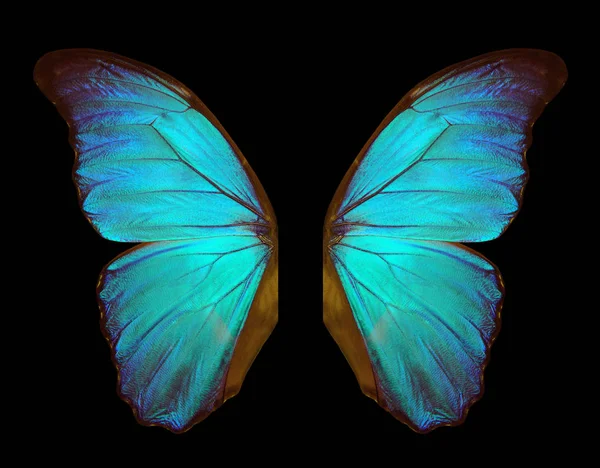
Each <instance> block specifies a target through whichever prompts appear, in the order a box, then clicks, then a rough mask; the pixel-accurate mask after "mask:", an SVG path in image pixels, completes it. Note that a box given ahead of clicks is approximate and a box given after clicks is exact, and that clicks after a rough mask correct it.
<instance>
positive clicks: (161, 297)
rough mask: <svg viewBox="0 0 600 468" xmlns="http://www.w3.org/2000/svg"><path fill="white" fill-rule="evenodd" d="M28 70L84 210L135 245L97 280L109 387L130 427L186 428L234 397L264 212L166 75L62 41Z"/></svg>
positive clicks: (270, 257)
mask: <svg viewBox="0 0 600 468" xmlns="http://www.w3.org/2000/svg"><path fill="white" fill-rule="evenodd" d="M34 78H35V81H36V83H37V84H38V86H39V87H40V89H41V90H42V92H43V93H44V94H45V95H46V96H47V97H48V98H49V99H50V100H51V101H52V102H53V103H54V104H55V105H56V107H57V109H58V110H59V112H60V114H61V115H62V116H63V117H64V118H65V120H66V121H67V123H68V124H69V129H70V135H69V136H70V142H71V144H72V146H73V148H74V150H75V153H76V161H75V166H74V171H73V176H74V181H75V183H76V186H77V188H78V194H79V198H80V204H81V208H82V210H83V212H84V214H85V216H86V217H87V218H88V220H89V221H90V222H91V224H92V225H93V226H94V228H95V229H96V230H97V231H98V232H99V234H100V235H102V236H103V237H105V238H107V239H110V240H116V241H123V242H144V243H143V244H141V245H139V246H137V247H135V248H133V249H131V250H129V251H127V252H125V253H124V254H123V255H121V256H119V257H117V258H116V259H115V260H113V262H111V263H110V264H109V265H107V266H106V267H105V269H104V270H103V272H102V274H101V277H100V282H99V285H98V297H99V303H100V308H101V311H102V327H103V331H104V334H105V336H106V338H107V340H108V342H109V344H110V346H111V349H112V352H113V358H114V361H115V364H116V366H117V369H118V371H119V392H120V394H121V396H122V397H123V399H125V400H126V401H127V402H128V403H129V404H130V405H131V406H132V407H133V410H134V413H135V415H136V417H137V418H138V420H139V421H140V422H141V423H142V424H146V425H160V426H163V427H165V428H167V429H169V430H171V431H173V432H182V431H185V430H187V429H189V428H190V427H191V426H192V425H193V424H195V423H196V422H198V421H200V420H202V419H203V418H205V417H206V416H207V415H208V414H210V413H211V412H212V411H213V410H214V409H216V408H217V407H218V406H220V405H221V404H222V403H223V401H224V400H225V399H226V398H228V397H229V396H232V395H233V394H235V391H232V390H231V389H228V375H229V371H230V370H231V366H232V360H233V358H234V354H235V350H236V344H237V343H238V340H239V339H240V336H241V335H242V332H243V331H244V332H245V333H250V334H251V332H252V330H250V331H247V330H244V325H245V323H246V322H247V319H248V317H249V314H250V313H251V311H253V310H255V309H253V302H254V300H255V296H256V295H257V291H259V286H260V284H261V281H262V280H263V279H265V278H263V277H264V275H265V271H267V267H268V265H269V264H273V263H274V262H276V241H277V239H276V234H275V232H276V231H275V217H274V214H273V212H272V208H271V206H270V204H269V201H268V199H267V197H266V195H265V194H264V190H263V189H262V187H261V185H260V182H258V180H257V179H256V176H255V175H254V173H253V172H252V169H251V168H250V167H249V166H248V164H247V162H246V160H245V159H244V157H243V156H242V155H241V153H240V152H239V150H238V149H237V147H236V146H235V144H234V143H233V142H232V140H231V138H230V137H229V136H228V135H227V133H226V132H225V131H224V130H223V128H222V127H221V126H220V124H219V123H218V121H217V120H216V119H215V118H214V116H213V115H212V114H211V113H210V112H209V111H208V109H206V107H205V106H204V105H203V104H202V102H201V101H200V100H199V99H198V98H197V97H196V96H195V95H194V94H192V93H191V91H189V90H188V89H187V88H186V87H185V86H183V85H182V84H181V83H179V82H177V81H176V80H174V79H173V78H172V77H170V76H168V75H166V74H164V73H162V72H160V71H158V70H156V69H154V68H152V67H149V66H147V65H144V64H141V63H139V62H135V61H133V60H130V59H127V58H125V57H121V56H118V55H115V54H110V53H107V52H101V51H95V50H86V49H73V50H62V51H57V52H52V53H49V54H47V55H45V56H44V57H42V58H41V59H40V60H39V62H38V64H37V65H36V68H35V71H34ZM274 268H275V269H276V265H275V267H274ZM271 270H272V268H271V269H270V270H269V271H271ZM272 301H276V296H275V297H274V298H272ZM264 302H265V301H263V303H264ZM273 311H274V312H273ZM259 312H260V311H259ZM269 312H270V313H271V316H270V317H268V320H267V319H265V320H263V321H262V322H261V323H262V326H263V327H265V329H266V330H267V333H266V336H268V334H269V333H270V331H271V329H272V328H273V326H274V324H275V322H276V308H275V309H273V307H269ZM273 313H274V314H275V315H274V316H273V315H272V314H273ZM264 332H265V330H262V332H261V333H264ZM261 336H262V335H261ZM266 336H264V339H266ZM264 339H262V341H261V340H259V341H260V343H259V344H257V345H256V344H255V346H256V349H253V350H251V351H248V349H247V348H245V351H244V352H245V354H247V353H249V352H250V353H251V352H254V355H255V354H256V353H257V352H258V349H259V348H260V346H261V345H262V343H263V342H264ZM250 341H251V340H250ZM247 342H248V340H245V343H246V344H247ZM245 346H246V345H245ZM254 355H252V356H250V357H248V356H246V357H243V358H240V362H242V361H243V362H244V363H246V365H247V366H249V365H250V363H251V360H252V359H253V357H254ZM240 365H242V366H243V365H244V364H240ZM236 372H239V369H238V370H236ZM244 374H245V372H244ZM242 378H243V377H242Z"/></svg>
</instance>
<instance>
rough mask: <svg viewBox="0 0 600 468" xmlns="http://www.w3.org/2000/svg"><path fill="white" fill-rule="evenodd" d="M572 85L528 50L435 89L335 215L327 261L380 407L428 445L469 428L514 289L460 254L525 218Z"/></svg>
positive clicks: (393, 129) (377, 144)
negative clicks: (545, 130) (531, 161)
mask: <svg viewBox="0 0 600 468" xmlns="http://www.w3.org/2000/svg"><path fill="white" fill-rule="evenodd" d="M566 77H567V72H566V67H565V65H564V63H563V62H562V60H561V59H560V58H559V57H557V56H556V55H554V54H551V53H549V52H544V51H538V50H521V49H516V50H508V51H501V52H494V53H491V54H486V55H483V56H481V57H477V58H474V59H472V60H469V61H466V62H463V63H460V64H457V65H455V66H452V67H449V68H447V69H445V70H443V71H441V72H440V73H437V74H436V75H433V76H432V77H430V78H429V79H427V80H425V81H424V82H422V83H421V84H419V85H418V86H416V87H415V88H414V89H413V90H412V91H410V92H409V93H408V94H407V95H406V96H405V97H404V98H403V99H402V100H401V101H400V103H399V104H398V105H397V106H396V107H395V108H394V110H393V111H392V112H391V113H390V115H388V117H387V118H386V119H385V120H384V122H383V123H382V125H381V126H380V128H379V129H378V130H377V131H376V132H375V134H374V136H373V137H372V138H371V140H370V141H369V142H368V143H367V145H366V146H365V148H364V149H363V151H362V152H361V154H360V155H359V157H358V158H357V160H356V161H355V163H354V164H353V166H352V167H351V168H350V170H349V172H348V174H347V175H346V178H345V179H344V181H343V182H342V185H341V186H340V188H339V189H338V192H337V194H336V197H335V198H334V200H333V202H332V204H331V206H330V210H329V213H328V216H327V220H326V236H327V240H326V247H327V248H326V251H327V252H328V254H329V255H330V260H331V261H332V262H333V265H334V267H335V271H336V272H337V274H338V276H339V280H340V281H341V285H342V287H343V289H344V291H345V293H346V296H347V299H348V302H349V305H350V308H351V311H352V314H353V317H354V320H355V323H356V325H357V327H358V330H359V331H360V334H361V336H362V339H363V340H364V346H365V348H366V351H367V353H368V356H369V359H370V362H371V364H372V372H373V378H374V382H375V385H376V399H377V400H378V402H379V403H380V404H381V405H382V406H383V407H384V408H386V409H387V410H388V411H390V412H391V413H392V414H393V415H394V416H396V417H397V418H398V419H400V420H402V421H404V422H406V423H407V424H408V425H409V426H410V427H411V428H413V429H414V430H416V431H418V432H427V431H430V430H432V429H434V428H436V427H439V426H441V425H453V424H458V423H460V422H462V421H463V419H464V417H465V416H466V412H467V410H468V408H469V407H470V405H471V404H472V403H473V402H474V401H475V400H476V399H477V398H478V397H479V396H480V394H481V391H482V387H483V384H482V382H483V368H484V366H485V363H486V361H487V356H488V353H489V348H490V346H491V344H492V341H493V338H494V337H495V334H496V331H497V328H498V325H499V314H500V308H501V304H502V296H503V286H502V280H501V278H500V273H499V272H498V270H497V269H496V268H495V267H494V266H493V265H492V264H491V263H490V262H489V261H488V260H486V259H485V258H483V257H482V256H481V255H478V254H476V253H475V252H473V251H470V250H469V249H467V248H466V247H464V246H462V245H460V244H455V243H454V242H481V241H487V240H491V239H494V238H496V237H498V236H499V235H500V234H501V233H502V232H503V231H504V230H505V229H506V228H507V226H508V225H509V223H510V222H511V221H512V219H513V218H514V217H515V216H516V214H517V212H518V210H519V208H520V204H521V200H522V194H523V188H524V185H525V183H526V181H527V177H528V170H527V164H526V161H525V152H526V150H527V148H528V147H529V146H530V144H531V127H532V125H533V123H534V121H535V120H536V119H537V117H538V116H539V115H540V113H541V112H542V110H543V108H544V107H545V105H546V104H547V103H548V102H549V101H550V100H551V99H552V98H553V97H554V96H555V95H556V94H557V93H558V91H559V90H560V89H561V87H562V86H563V84H564V82H565V80H566ZM325 313H326V315H327V310H326V311H325ZM330 331H331V332H332V334H333V335H334V337H335V336H336V334H339V333H343V331H341V330H332V329H331V327H330ZM336 339H337V338H336ZM338 342H341V341H340V340H339V339H338Z"/></svg>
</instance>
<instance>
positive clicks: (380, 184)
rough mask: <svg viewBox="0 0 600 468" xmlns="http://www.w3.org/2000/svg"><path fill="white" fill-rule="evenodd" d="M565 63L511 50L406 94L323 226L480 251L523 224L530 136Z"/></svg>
mask: <svg viewBox="0 0 600 468" xmlns="http://www.w3.org/2000/svg"><path fill="white" fill-rule="evenodd" d="M566 76H567V72H566V68H565V65H564V63H563V62H562V60H561V59H560V58H559V57H557V56H556V55H554V54H552V53H549V52H544V51H538V50H521V49H516V50H509V51H504V52H496V53H492V54H487V55H484V56H482V57H478V58H475V59H472V60H469V61H466V62H463V63H460V64H458V65H455V66H453V67H450V68H448V69H446V70H444V71H442V72H440V73H438V74H436V75H434V76H432V77H431V78H429V79H427V80H425V81H424V82H422V83H421V84H419V85H418V86H416V87H415V88H414V89H413V90H412V91H411V92H409V93H408V94H407V95H406V96H405V97H404V98H403V99H402V101H400V103H399V104H398V105H397V106H396V108H394V110H393V111H392V112H391V113H390V115H389V116H388V117H387V118H386V119H385V120H384V122H383V123H382V125H381V126H380V128H379V129H378V130H377V132H375V135H374V136H373V137H372V138H371V140H370V141H369V143H367V145H366V146H365V148H364V150H363V152H362V153H361V155H359V157H358V158H357V160H356V162H355V163H354V164H353V166H352V168H351V169H350V171H349V172H348V174H347V175H346V178H345V179H344V182H343V183H342V185H341V186H340V189H339V190H338V192H337V194H336V198H335V199H334V201H333V203H332V206H331V207H330V212H329V215H328V218H327V222H328V223H330V225H331V229H332V231H333V232H334V234H343V233H345V232H348V230H352V231H353V232H362V233H365V234H367V233H374V234H383V233H384V232H385V234H386V235H394V236H397V237H402V238H411V239H431V240H445V241H456V242H478V241H486V240H490V239H494V238H495V237H497V236H498V235H500V234H501V233H502V232H503V230H504V229H505V228H506V227H507V226H508V224H509V223H510V221H511V220H512V219H513V218H514V216H515V215H516V214H517V212H518V210H519V207H520V203H521V199H522V191H523V187H524V185H525V182H526V180H527V165H526V162H525V151H526V150H527V148H528V147H529V146H530V144H531V127H532V125H533V123H534V121H535V120H536V119H537V117H538V116H539V115H540V113H541V112H542V110H543V109H544V106H545V105H546V104H547V103H548V102H549V101H550V100H551V99H552V98H553V97H554V96H555V95H556V93H558V91H559V90H560V88H561V87H562V85H563V84H564V82H565V80H566Z"/></svg>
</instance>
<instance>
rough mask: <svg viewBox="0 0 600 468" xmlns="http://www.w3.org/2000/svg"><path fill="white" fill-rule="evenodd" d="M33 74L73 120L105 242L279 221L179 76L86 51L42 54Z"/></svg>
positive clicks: (94, 218) (88, 201) (88, 209)
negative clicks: (175, 76) (177, 78)
mask: <svg viewBox="0 0 600 468" xmlns="http://www.w3.org/2000/svg"><path fill="white" fill-rule="evenodd" d="M34 77H35V80H36V83H37V84H38V86H39V87H40V89H41V90H42V91H43V92H44V94H45V95H46V96H47V97H48V98H49V99H50V100H51V101H52V102H53V103H55V104H56V106H57V108H58V110H59V112H60V113H61V115H62V116H63V117H64V118H65V120H66V121H67V122H68V124H69V128H70V141H71V144H72V146H73V148H74V149H75V152H76V162H75V168H74V179H75V182H76V184H77V186H78V189H79V197H80V202H81V206H82V209H83V211H84V213H85V215H86V216H87V217H88V219H89V220H90V221H91V223H92V224H93V225H94V227H95V228H96V229H97V230H98V232H99V233H100V234H101V235H102V236H103V237H105V238H107V239H111V240H117V241H126V242H140V241H154V240H173V239H189V238H197V237H202V236H205V235H219V234H226V233H229V232H237V228H238V227H243V228H246V229H247V230H248V231H252V232H255V231H256V230H257V229H259V230H260V229H263V228H264V227H265V226H268V225H269V223H271V224H273V222H274V219H273V218H274V217H273V216H272V213H271V211H270V210H271V208H270V205H269V202H268V200H267V198H266V196H265V195H264V192H263V189H262V187H261V186H260V183H259V182H258V180H257V179H256V177H255V176H254V173H253V172H252V170H251V168H250V167H249V166H248V164H247V162H246V161H245V159H244V157H243V156H242V155H241V153H240V152H239V151H238V150H237V148H236V147H235V145H234V144H233V142H232V141H231V139H230V138H229V136H228V135H227V134H226V132H225V131H224V130H223V128H222V127H221V126H220V125H219V123H218V122H217V120H216V119H215V118H214V116H212V114H211V113H210V112H209V111H208V109H207V108H206V107H205V106H204V105H203V104H202V102H201V101H200V100H199V99H198V98H197V97H196V96H195V95H194V94H193V93H192V92H191V91H189V90H188V89H187V88H186V87H185V86H183V85H182V84H181V83H179V82H178V81H176V80H175V79H174V78H172V77H170V76H168V75H166V74H164V73H162V72H160V71H158V70H156V69H154V68H152V67H149V66H147V65H144V64H141V63H138V62H136V61H133V60H131V59H128V58H125V57H121V56H119V55H116V54H110V53H107V52H100V51H95V50H86V49H73V50H62V51H57V52H52V53H49V54H47V55H45V56H44V57H42V58H41V59H40V60H39V62H38V64H37V65H36V68H35V71H34Z"/></svg>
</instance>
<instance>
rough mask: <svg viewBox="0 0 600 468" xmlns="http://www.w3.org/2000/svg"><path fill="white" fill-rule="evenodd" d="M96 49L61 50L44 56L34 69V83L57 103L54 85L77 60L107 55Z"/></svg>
mask: <svg viewBox="0 0 600 468" xmlns="http://www.w3.org/2000/svg"><path fill="white" fill-rule="evenodd" d="M106 53H107V52H102V51H100V50H94V49H61V50H55V51H52V52H48V53H46V54H44V55H43V56H42V57H41V58H40V59H39V60H38V61H37V63H36V64H35V67H34V68H33V81H35V84H36V85H37V86H38V88H40V90H41V91H42V92H43V93H44V94H45V95H46V96H47V97H48V98H49V99H50V100H51V101H52V102H55V93H54V90H53V88H54V83H55V82H56V80H57V79H58V78H59V77H60V76H61V75H62V74H63V73H65V72H66V71H67V70H68V69H69V68H71V67H72V64H73V63H74V62H75V61H76V59H78V58H79V59H82V58H89V57H93V56H100V55H101V54H106Z"/></svg>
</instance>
